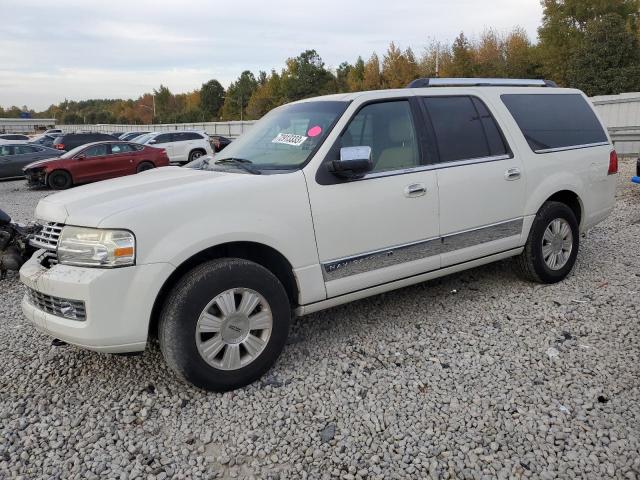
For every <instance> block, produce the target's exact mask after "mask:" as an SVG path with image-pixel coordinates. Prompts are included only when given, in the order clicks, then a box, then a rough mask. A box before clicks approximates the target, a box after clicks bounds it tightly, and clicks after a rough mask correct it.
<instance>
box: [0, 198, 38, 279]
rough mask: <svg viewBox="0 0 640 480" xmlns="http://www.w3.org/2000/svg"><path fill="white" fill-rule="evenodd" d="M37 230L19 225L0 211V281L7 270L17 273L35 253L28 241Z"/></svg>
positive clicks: (30, 226)
mask: <svg viewBox="0 0 640 480" xmlns="http://www.w3.org/2000/svg"><path fill="white" fill-rule="evenodd" d="M37 230H38V227H37V226H35V225H19V224H17V223H14V222H12V221H11V217H9V215H7V214H6V213H5V212H3V211H2V210H0V280H2V279H3V278H4V277H5V276H6V274H7V271H9V270H14V271H18V270H20V267H21V266H22V265H23V264H24V262H26V261H27V260H28V259H29V258H30V257H31V256H32V255H33V253H34V252H35V251H36V248H34V247H33V246H31V245H30V244H29V239H30V237H31V235H33V234H34V233H35V232H36V231H37Z"/></svg>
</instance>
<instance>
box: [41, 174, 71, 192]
mask: <svg viewBox="0 0 640 480" xmlns="http://www.w3.org/2000/svg"><path fill="white" fill-rule="evenodd" d="M47 184H48V185H49V187H50V188H53V189H54V190H66V189H67V188H70V187H71V186H72V185H73V179H72V178H71V175H70V174H69V172H66V171H64V170H54V171H53V172H51V173H50V174H49V176H48V177H47Z"/></svg>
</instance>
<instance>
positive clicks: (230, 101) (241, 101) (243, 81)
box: [221, 70, 258, 120]
mask: <svg viewBox="0 0 640 480" xmlns="http://www.w3.org/2000/svg"><path fill="white" fill-rule="evenodd" d="M257 87H258V81H257V80H256V77H255V75H254V74H253V73H251V72H250V71H249V70H245V71H244V72H242V73H241V74H240V76H239V77H238V79H237V80H236V81H235V82H233V83H232V84H231V85H229V88H227V92H226V94H225V98H224V104H223V105H222V111H221V117H222V118H223V119H224V120H240V119H244V115H245V113H246V108H247V105H248V104H249V99H250V98H251V95H252V94H253V92H254V90H255V89H256V88H257Z"/></svg>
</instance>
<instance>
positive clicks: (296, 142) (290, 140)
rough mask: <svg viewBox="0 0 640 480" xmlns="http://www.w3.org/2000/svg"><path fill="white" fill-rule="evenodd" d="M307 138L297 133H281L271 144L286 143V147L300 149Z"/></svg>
mask: <svg viewBox="0 0 640 480" xmlns="http://www.w3.org/2000/svg"><path fill="white" fill-rule="evenodd" d="M307 138H308V137H305V136H304V135H296V134H295V133H279V134H278V136H277V137H276V138H274V139H273V140H271V143H284V144H285V145H292V146H294V147H299V146H300V145H302V144H303V143H304V141H305V140H306V139H307Z"/></svg>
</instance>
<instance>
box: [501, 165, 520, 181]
mask: <svg viewBox="0 0 640 480" xmlns="http://www.w3.org/2000/svg"><path fill="white" fill-rule="evenodd" d="M521 176H522V172H520V169H519V168H510V169H509V170H507V171H506V172H504V179H505V180H507V181H511V180H518V179H519V178H520V177H521Z"/></svg>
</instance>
